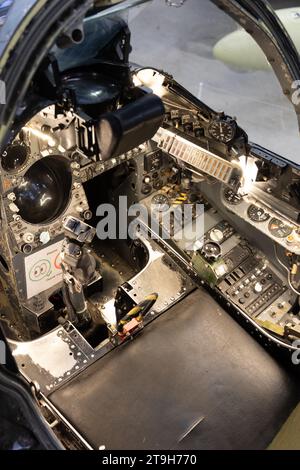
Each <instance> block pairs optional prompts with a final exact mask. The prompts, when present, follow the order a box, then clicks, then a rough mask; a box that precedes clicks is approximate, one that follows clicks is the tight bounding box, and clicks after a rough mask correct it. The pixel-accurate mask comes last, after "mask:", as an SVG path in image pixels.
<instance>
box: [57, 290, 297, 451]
mask: <svg viewBox="0 0 300 470" xmlns="http://www.w3.org/2000/svg"><path fill="white" fill-rule="evenodd" d="M299 399H300V387H299V379H297V378H296V377H295V376H294V375H293V374H292V373H291V372H288V371H286V370H285V369H284V368H283V367H282V366H281V365H280V364H279V363H278V362H276V360H275V359H274V358H273V357H272V356H271V355H270V354H269V353H268V352H267V351H265V350H264V349H263V347H261V346H260V345H259V344H258V343H257V342H256V341H255V340H254V339H253V338H252V337H251V336H250V335H249V333H247V332H246V331H244V330H243V328H242V327H241V326H240V325H239V324H237V323H236V321H234V320H233V319H232V318H231V317H230V316H229V315H228V314H227V313H226V312H225V311H224V310H223V309H222V308H221V307H220V306H219V305H218V304H217V303H216V302H215V301H214V299H213V298H212V297H211V296H210V295H209V294H208V293H207V292H206V291H205V290H203V289H199V290H196V291H194V292H193V293H192V294H190V295H189V296H188V297H187V298H185V299H184V300H183V301H181V302H180V303H178V304H177V305H175V306H174V307H173V308H171V309H170V310H169V311H168V312H166V313H165V314H163V315H162V316H161V317H159V318H158V319H157V320H155V321H154V322H152V323H151V324H150V325H149V326H147V327H146V328H145V330H144V331H143V333H142V334H140V335H139V336H138V337H137V338H136V339H135V340H134V341H132V342H130V343H128V344H126V345H123V346H122V347H121V348H119V349H116V350H114V351H112V352H111V353H109V354H108V355H107V356H105V357H104V358H102V359H100V360H99V361H98V362H96V363H94V364H93V365H91V366H90V367H89V368H88V369H86V370H85V371H84V372H82V373H81V374H80V375H79V376H77V377H75V378H74V379H73V380H72V381H70V382H69V383H68V384H66V385H64V386H62V387H61V388H60V389H58V390H56V391H55V392H53V394H52V395H51V396H50V400H51V401H52V402H53V404H54V405H55V406H56V407H57V408H58V409H59V410H60V411H61V412H62V413H63V414H64V415H65V416H66V418H67V419H68V420H69V422H70V423H71V424H72V425H73V426H74V427H75V428H76V429H77V430H78V431H79V432H80V433H81V434H82V435H83V437H84V438H85V439H86V440H87V441H88V442H89V443H90V444H91V445H92V446H93V447H94V448H96V449H97V448H99V446H102V445H105V446H106V449H152V450H153V449H163V450H167V449H168V450H169V449H176V450H182V449H265V448H266V447H267V446H268V444H269V443H270V442H271V441H272V439H273V437H274V436H275V434H276V433H277V432H278V430H279V429H280V427H281V426H282V424H283V423H284V421H285V420H286V418H287V417H288V416H289V414H290V412H291V410H292V409H293V408H294V407H295V406H296V404H297V403H298V402H299Z"/></svg>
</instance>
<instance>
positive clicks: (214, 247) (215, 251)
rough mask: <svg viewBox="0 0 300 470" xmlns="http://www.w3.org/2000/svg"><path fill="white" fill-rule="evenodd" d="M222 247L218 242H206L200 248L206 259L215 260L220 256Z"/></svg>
mask: <svg viewBox="0 0 300 470" xmlns="http://www.w3.org/2000/svg"><path fill="white" fill-rule="evenodd" d="M221 253H222V249H221V247H220V245H219V244H218V243H215V242H208V243H205V245H204V246H203V248H202V254H203V255H204V256H205V258H207V259H211V260H216V259H218V258H219V257H220V256H221Z"/></svg>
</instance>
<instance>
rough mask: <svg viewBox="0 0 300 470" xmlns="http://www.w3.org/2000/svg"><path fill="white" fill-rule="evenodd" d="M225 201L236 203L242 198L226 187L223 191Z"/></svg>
mask: <svg viewBox="0 0 300 470" xmlns="http://www.w3.org/2000/svg"><path fill="white" fill-rule="evenodd" d="M223 196H224V199H225V201H227V202H229V204H233V205H237V204H240V202H242V200H243V198H242V196H240V195H239V194H237V193H236V192H235V191H233V190H232V189H231V188H226V189H225V190H224V193H223Z"/></svg>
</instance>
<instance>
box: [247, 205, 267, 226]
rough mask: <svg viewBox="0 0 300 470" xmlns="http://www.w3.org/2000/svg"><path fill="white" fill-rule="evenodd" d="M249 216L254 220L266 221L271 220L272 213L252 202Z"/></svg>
mask: <svg viewBox="0 0 300 470" xmlns="http://www.w3.org/2000/svg"><path fill="white" fill-rule="evenodd" d="M248 217H249V219H250V220H253V222H266V221H267V220H269V218H270V214H268V213H267V212H265V210H264V209H262V208H261V207H258V206H255V205H254V204H251V206H250V207H249V209H248Z"/></svg>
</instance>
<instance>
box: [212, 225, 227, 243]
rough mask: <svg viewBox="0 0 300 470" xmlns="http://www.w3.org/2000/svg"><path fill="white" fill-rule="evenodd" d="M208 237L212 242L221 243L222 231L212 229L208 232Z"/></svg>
mask: <svg viewBox="0 0 300 470" xmlns="http://www.w3.org/2000/svg"><path fill="white" fill-rule="evenodd" d="M209 237H210V239H211V240H212V241H213V242H216V243H221V242H222V241H223V238H224V235H223V232H222V230H219V229H218V228H214V229H213V230H212V231H211V232H210V234H209Z"/></svg>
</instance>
